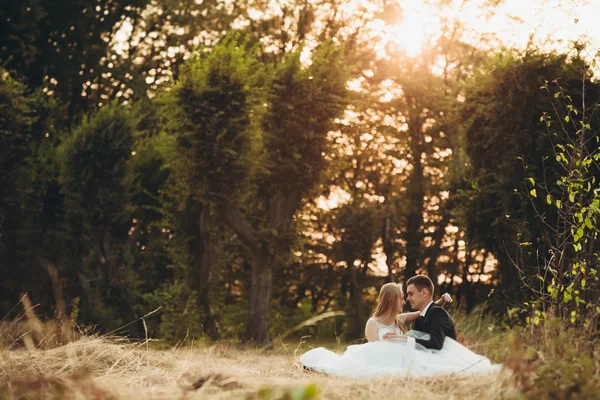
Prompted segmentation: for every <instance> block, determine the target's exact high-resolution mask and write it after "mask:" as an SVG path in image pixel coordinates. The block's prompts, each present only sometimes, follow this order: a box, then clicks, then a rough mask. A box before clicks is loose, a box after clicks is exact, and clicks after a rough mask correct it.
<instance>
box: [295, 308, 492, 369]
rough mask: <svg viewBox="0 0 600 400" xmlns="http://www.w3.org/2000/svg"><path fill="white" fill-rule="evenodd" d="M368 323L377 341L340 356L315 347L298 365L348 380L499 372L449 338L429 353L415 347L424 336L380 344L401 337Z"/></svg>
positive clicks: (410, 334)
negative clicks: (386, 337)
mask: <svg viewBox="0 0 600 400" xmlns="http://www.w3.org/2000/svg"><path fill="white" fill-rule="evenodd" d="M372 320H373V321H374V322H375V324H376V325H377V327H378V332H377V335H378V337H379V340H378V341H376V342H370V343H365V344H359V345H352V346H348V348H347V349H346V352H345V353H344V354H342V355H340V354H337V353H334V352H332V351H330V350H327V349H325V348H323V347H319V348H316V349H312V350H309V351H307V352H306V353H304V354H303V355H302V356H301V357H300V363H301V364H302V365H303V366H304V367H306V368H309V369H312V370H315V371H318V372H323V373H326V374H329V375H336V376H343V377H351V378H359V377H369V376H390V375H394V376H434V375H444V374H452V373H461V374H490V373H496V372H499V371H500V369H501V368H502V366H501V365H497V364H492V363H491V362H490V360H489V359H487V358H486V357H484V356H481V355H478V354H476V353H473V352H472V351H471V350H469V349H467V348H466V347H465V346H463V345H461V344H460V343H458V342H456V341H455V340H453V339H451V338H449V337H446V339H445V340H444V346H443V347H442V349H441V350H429V349H426V348H425V347H423V346H421V345H420V344H418V343H416V341H415V338H427V336H428V335H427V334H425V333H423V332H418V331H409V332H407V333H406V335H407V336H408V341H384V340H383V336H384V335H385V334H386V333H389V332H394V333H397V334H401V332H400V329H399V328H398V327H397V326H396V325H395V324H392V325H389V326H386V325H383V324H382V323H380V322H379V321H377V320H376V319H374V318H372Z"/></svg>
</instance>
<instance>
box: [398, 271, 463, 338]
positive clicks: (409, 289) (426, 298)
mask: <svg viewBox="0 0 600 400" xmlns="http://www.w3.org/2000/svg"><path fill="white" fill-rule="evenodd" d="M406 298H407V300H408V301H409V302H410V306H411V307H412V309H413V310H416V311H420V312H421V317H420V318H419V319H418V320H417V321H416V322H415V326H414V328H415V330H417V331H421V332H425V333H429V335H430V336H431V338H430V339H429V340H424V339H416V342H417V343H419V344H422V345H423V346H425V347H427V348H428V349H434V350H440V349H441V348H442V346H443V345H444V339H445V338H446V336H449V337H451V338H452V339H454V340H456V329H455V328H454V322H453V321H452V318H450V315H448V313H447V312H446V310H444V309H443V308H442V307H440V306H438V305H437V304H435V303H434V302H433V282H432V281H431V279H429V277H428V276H425V275H416V276H413V277H412V278H410V279H409V280H408V281H407V282H406Z"/></svg>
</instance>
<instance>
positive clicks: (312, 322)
mask: <svg viewBox="0 0 600 400" xmlns="http://www.w3.org/2000/svg"><path fill="white" fill-rule="evenodd" d="M344 315H346V313H345V312H344V311H328V312H325V313H323V314H319V315H317V316H315V317H312V318H309V319H307V320H305V321H303V322H300V323H299V324H298V325H296V326H294V327H293V328H290V329H288V330H287V331H285V332H283V333H282V334H281V335H279V336H277V337H276V338H275V339H273V341H272V342H274V341H276V340H279V341H281V340H283V339H285V338H286V337H288V336H289V335H291V334H292V333H294V332H296V331H297V330H299V329H302V328H304V327H306V326H312V325H315V324H316V323H317V322H320V321H323V320H325V319H328V318H333V317H341V316H344ZM270 346H271V344H266V345H264V346H263V349H266V348H268V347H270Z"/></svg>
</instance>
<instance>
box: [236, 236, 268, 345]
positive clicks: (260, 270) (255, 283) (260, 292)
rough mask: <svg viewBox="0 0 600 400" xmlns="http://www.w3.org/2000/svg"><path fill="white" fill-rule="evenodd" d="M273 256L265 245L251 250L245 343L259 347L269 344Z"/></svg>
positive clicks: (262, 244)
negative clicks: (250, 283) (250, 282)
mask: <svg viewBox="0 0 600 400" xmlns="http://www.w3.org/2000/svg"><path fill="white" fill-rule="evenodd" d="M274 263H275V255H274V254H273V252H272V251H271V248H270V246H269V245H268V244H267V243H261V244H259V245H258V246H257V247H256V248H255V249H254V250H253V260H252V286H251V290H250V304H249V307H248V320H247V323H246V334H245V337H244V339H245V341H246V342H252V343H255V344H259V345H266V344H268V343H269V318H268V317H269V303H270V302H271V291H272V283H273V276H272V275H273V274H272V271H273V265H274Z"/></svg>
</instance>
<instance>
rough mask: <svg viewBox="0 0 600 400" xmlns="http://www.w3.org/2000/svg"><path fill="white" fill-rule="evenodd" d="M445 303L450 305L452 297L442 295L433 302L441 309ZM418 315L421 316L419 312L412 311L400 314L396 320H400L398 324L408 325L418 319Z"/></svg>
mask: <svg viewBox="0 0 600 400" xmlns="http://www.w3.org/2000/svg"><path fill="white" fill-rule="evenodd" d="M446 303H452V297H451V296H450V295H449V294H448V293H444V294H443V295H442V297H440V298H439V299H438V300H437V301H436V302H435V304H437V305H438V306H440V307H443V306H444V305H445V304H446ZM420 315H421V313H420V312H419V311H413V312H407V313H402V314H400V315H398V318H400V322H402V323H403V324H405V325H408V324H411V323H413V322H415V321H416V320H417V319H418V318H419V316H420Z"/></svg>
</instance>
